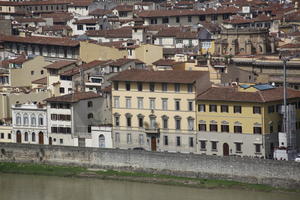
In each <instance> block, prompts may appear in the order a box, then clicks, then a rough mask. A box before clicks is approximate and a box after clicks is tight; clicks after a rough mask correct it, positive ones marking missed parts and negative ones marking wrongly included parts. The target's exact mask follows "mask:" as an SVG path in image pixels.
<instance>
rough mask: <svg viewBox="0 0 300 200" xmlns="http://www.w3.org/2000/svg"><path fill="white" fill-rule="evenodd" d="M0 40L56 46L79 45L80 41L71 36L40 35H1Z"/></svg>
mask: <svg viewBox="0 0 300 200" xmlns="http://www.w3.org/2000/svg"><path fill="white" fill-rule="evenodd" d="M0 40H1V41H4V42H20V43H31V44H45V45H55V46H69V47H75V46H79V42H78V41H76V40H71V39H69V38H54V37H40V36H28V37H19V36H4V35H0Z"/></svg>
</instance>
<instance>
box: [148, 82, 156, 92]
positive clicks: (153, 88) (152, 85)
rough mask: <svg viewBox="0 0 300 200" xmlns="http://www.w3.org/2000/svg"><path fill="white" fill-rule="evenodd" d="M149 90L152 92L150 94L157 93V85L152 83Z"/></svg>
mask: <svg viewBox="0 0 300 200" xmlns="http://www.w3.org/2000/svg"><path fill="white" fill-rule="evenodd" d="M149 90H150V92H154V91H155V84H154V83H150V84H149Z"/></svg>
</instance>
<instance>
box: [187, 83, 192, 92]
mask: <svg viewBox="0 0 300 200" xmlns="http://www.w3.org/2000/svg"><path fill="white" fill-rule="evenodd" d="M187 89H188V93H192V92H193V85H192V84H188V85H187Z"/></svg>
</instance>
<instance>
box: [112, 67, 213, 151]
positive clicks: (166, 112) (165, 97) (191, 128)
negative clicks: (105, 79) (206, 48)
mask: <svg viewBox="0 0 300 200" xmlns="http://www.w3.org/2000/svg"><path fill="white" fill-rule="evenodd" d="M111 81H112V115H113V116H112V118H113V140H114V141H113V143H114V147H116V148H124V149H128V148H129V149H132V148H144V149H147V150H152V151H170V152H196V142H195V141H196V128H195V127H196V121H195V118H196V111H195V98H196V95H197V94H198V93H200V92H203V91H204V90H206V89H207V88H209V87H210V81H209V75H208V73H207V72H197V71H148V70H127V71H123V72H120V73H119V74H118V75H116V76H114V77H113V78H111Z"/></svg>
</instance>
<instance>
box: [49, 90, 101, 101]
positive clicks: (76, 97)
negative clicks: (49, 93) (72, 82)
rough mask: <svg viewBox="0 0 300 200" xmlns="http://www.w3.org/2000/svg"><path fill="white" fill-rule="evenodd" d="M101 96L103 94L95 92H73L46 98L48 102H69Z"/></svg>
mask: <svg viewBox="0 0 300 200" xmlns="http://www.w3.org/2000/svg"><path fill="white" fill-rule="evenodd" d="M97 97H101V95H99V94H97V93H94V92H75V93H72V94H67V95H62V96H58V97H50V98H48V99H45V101H47V102H67V103H76V102H78V101H81V100H86V99H93V98H97Z"/></svg>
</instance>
